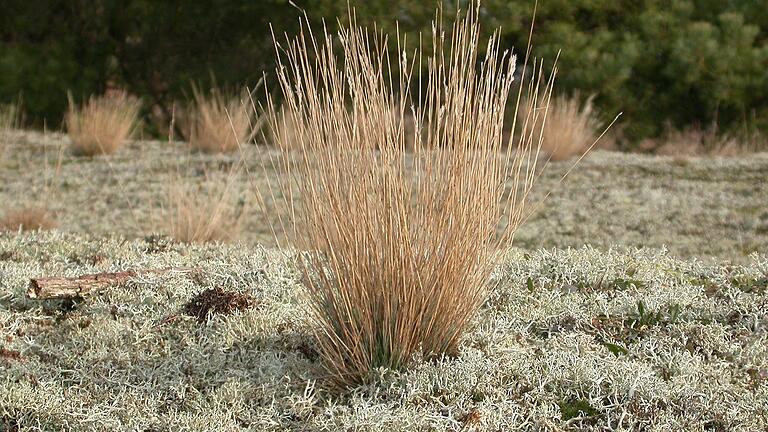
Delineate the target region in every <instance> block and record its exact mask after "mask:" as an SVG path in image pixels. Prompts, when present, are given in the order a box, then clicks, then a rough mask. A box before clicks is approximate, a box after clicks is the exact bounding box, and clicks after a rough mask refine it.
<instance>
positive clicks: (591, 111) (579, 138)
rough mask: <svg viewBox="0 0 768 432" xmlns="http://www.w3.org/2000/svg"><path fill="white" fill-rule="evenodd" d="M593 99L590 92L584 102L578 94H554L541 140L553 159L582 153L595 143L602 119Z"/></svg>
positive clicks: (543, 147)
mask: <svg viewBox="0 0 768 432" xmlns="http://www.w3.org/2000/svg"><path fill="white" fill-rule="evenodd" d="M593 99H594V96H590V97H589V98H587V100H586V101H584V103H582V102H581V101H580V99H579V95H578V94H574V95H573V96H570V97H568V96H557V97H554V98H552V101H551V103H550V105H549V111H548V112H547V118H546V122H545V123H544V136H543V139H542V144H541V150H542V151H543V152H545V153H547V154H548V155H549V157H550V158H551V160H554V161H560V160H566V159H570V158H572V157H578V156H582V155H584V154H585V153H586V152H588V151H589V150H590V148H591V147H592V146H593V145H594V144H595V141H596V140H597V137H598V133H599V131H598V127H599V125H600V123H599V120H598V118H597V112H596V111H595V108H594V106H593V104H592V100H593Z"/></svg>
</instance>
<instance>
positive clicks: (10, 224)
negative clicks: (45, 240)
mask: <svg viewBox="0 0 768 432" xmlns="http://www.w3.org/2000/svg"><path fill="white" fill-rule="evenodd" d="M55 226H56V222H55V221H54V219H53V216H52V215H51V214H50V212H48V210H46V209H44V208H42V207H36V206H29V207H20V208H15V209H10V210H6V211H5V213H4V214H3V217H2V219H0V231H18V230H21V231H32V230H49V229H52V228H54V227H55Z"/></svg>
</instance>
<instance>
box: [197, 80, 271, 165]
mask: <svg viewBox="0 0 768 432" xmlns="http://www.w3.org/2000/svg"><path fill="white" fill-rule="evenodd" d="M193 92H194V105H193V107H192V110H191V112H190V115H189V117H190V118H189V122H190V131H189V145H190V146H191V147H192V149H193V150H195V151H201V152H205V153H227V152H231V151H234V150H237V149H238V147H239V146H240V145H243V144H245V143H247V142H248V141H250V140H251V139H252V138H253V135H254V134H255V132H256V131H257V128H256V127H254V121H255V120H254V110H253V105H252V104H251V102H250V98H249V95H248V92H245V91H244V92H243V94H242V95H239V96H228V95H225V94H223V93H222V92H221V91H220V90H218V89H213V90H211V91H210V93H208V94H205V93H203V92H201V91H200V90H199V89H198V88H197V87H195V88H193ZM256 122H258V121H256Z"/></svg>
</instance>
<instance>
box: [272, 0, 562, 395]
mask: <svg viewBox="0 0 768 432" xmlns="http://www.w3.org/2000/svg"><path fill="white" fill-rule="evenodd" d="M474 7H475V6H474V5H473V9H472V10H470V11H468V12H467V14H466V16H465V17H464V18H460V19H457V23H456V24H455V25H454V27H453V29H452V31H449V32H447V34H446V32H445V31H444V30H443V28H442V26H441V25H440V24H439V23H440V21H441V20H440V19H438V20H436V22H437V23H436V24H435V27H434V30H433V31H434V32H435V33H436V34H434V35H433V38H432V40H433V41H434V43H435V46H433V47H431V48H429V51H427V52H426V53H424V54H422V53H421V52H416V53H414V55H405V54H404V55H403V56H402V57H400V58H397V59H392V60H391V59H389V57H388V56H387V52H388V50H387V42H386V38H385V37H384V36H383V35H381V34H379V33H376V32H371V31H369V30H366V29H363V28H360V27H359V26H357V24H356V22H355V20H354V17H351V22H352V24H351V26H350V27H349V28H344V29H342V30H341V31H340V34H339V37H338V39H337V38H334V37H333V36H331V35H329V34H323V35H322V36H321V37H320V38H319V39H318V38H316V37H315V36H314V35H312V34H310V33H309V32H305V33H304V34H302V35H301V36H299V37H298V38H296V39H290V40H286V41H284V42H276V44H277V45H278V52H279V53H280V54H281V58H280V59H279V65H278V78H279V80H280V90H281V95H280V97H279V98H280V99H282V100H284V104H283V109H284V110H285V115H283V116H281V115H280V114H279V111H278V109H277V108H276V107H275V106H269V107H268V114H269V121H268V122H269V125H270V133H271V134H272V135H273V136H274V140H275V143H276V144H277V146H278V147H279V148H280V150H281V152H280V153H281V155H282V157H281V159H280V161H279V162H276V163H277V164H282V168H284V169H285V170H286V171H287V172H288V176H287V178H283V179H280V180H279V181H278V182H277V184H272V185H271V186H270V188H269V190H270V192H271V194H270V195H269V196H263V197H262V198H263V199H264V200H263V201H262V204H265V208H266V207H268V206H267V205H266V203H267V202H268V201H269V200H273V201H278V202H282V203H283V204H284V205H286V206H288V207H289V212H290V214H291V220H290V222H288V221H280V223H281V224H282V230H283V231H284V232H286V233H288V234H287V236H288V238H287V239H283V240H287V241H288V242H291V243H292V244H293V246H296V247H298V248H300V249H301V250H304V251H308V252H307V253H305V254H303V255H302V257H303V258H302V259H301V261H300V262H301V268H302V269H303V274H304V279H305V285H306V287H307V290H308V297H309V300H310V304H311V307H312V312H313V314H314V317H315V319H316V322H317V323H318V324H319V325H318V327H317V332H316V338H317V342H318V347H319V351H320V355H321V358H322V359H323V361H324V365H325V367H326V368H327V370H328V372H329V376H330V377H332V378H331V379H330V383H331V384H334V385H337V386H339V387H346V386H350V385H354V384H358V383H361V382H367V381H369V380H370V379H371V378H372V373H373V371H375V370H376V369H377V368H379V367H385V368H393V369H399V368H402V367H404V366H406V365H407V364H408V363H409V362H410V361H411V360H412V359H413V358H414V356H419V355H423V356H427V357H435V356H438V357H439V356H442V355H446V354H448V355H450V354H454V353H456V352H457V350H458V345H459V341H460V339H461V338H462V335H463V334H464V332H465V330H466V329H467V326H468V324H469V322H470V320H471V319H472V317H473V315H474V314H475V312H476V311H477V309H478V308H479V306H480V305H481V303H482V302H483V301H484V299H485V297H486V284H487V281H488V277H489V272H490V271H491V267H492V265H493V259H492V258H493V256H494V254H495V253H496V251H497V250H498V249H499V247H502V246H507V245H508V244H509V242H511V240H512V237H513V235H514V233H515V230H516V229H517V227H518V225H519V224H520V222H521V220H522V217H523V208H524V206H523V204H524V202H525V198H526V196H527V195H528V192H529V191H530V188H531V186H532V183H533V179H534V176H535V173H534V170H533V165H534V164H533V163H530V162H532V161H534V160H535V159H536V157H537V156H538V151H539V146H540V143H539V142H538V141H537V139H536V138H538V136H539V134H538V133H535V131H533V130H531V133H530V134H525V135H522V136H521V137H515V138H510V140H511V139H516V140H518V141H517V142H515V143H512V144H513V145H508V144H510V143H507V142H504V139H503V135H502V133H503V125H502V123H503V117H504V107H505V106H506V105H507V100H508V97H509V94H510V88H511V85H512V77H513V73H514V71H515V65H516V59H515V57H514V56H511V54H510V53H508V52H500V50H499V44H498V39H497V38H496V36H494V37H493V38H492V39H491V40H490V41H488V53H487V55H485V54H483V55H482V56H480V53H478V46H479V40H478V39H479V28H478V22H477V13H478V9H475V8H474ZM315 34H317V33H315ZM443 36H444V37H443ZM336 41H338V42H339V43H340V47H339V48H340V49H341V50H342V52H343V54H342V57H341V58H337V56H336V55H335V54H334V53H335V52H336V51H335V49H334V48H335V45H334V43H335V42H336ZM441 41H443V42H441ZM398 43H399V42H398ZM442 43H445V45H446V46H443V45H441V44H442ZM312 47H317V49H313V48H312ZM444 48H445V49H446V50H447V51H446V52H447V53H448V55H446V56H441V55H436V53H442V52H444ZM311 52H316V53H317V58H316V59H315V58H314V56H313V55H312V54H310V53H311ZM480 60H482V64H483V66H482V68H480V69H477V68H476V67H475V66H476V64H477V63H478V62H479V61H480ZM420 62H422V63H421V64H424V65H427V64H428V65H429V76H428V77H427V78H425V79H424V81H423V82H421V83H419V84H422V86H421V87H422V89H423V90H422V91H421V92H419V93H418V94H414V93H411V92H410V91H409V89H411V88H413V87H416V86H415V85H414V84H416V83H413V82H411V78H412V74H411V72H412V71H413V68H414V65H418V64H420ZM538 77H539V78H538V80H536V81H535V82H534V81H531V83H529V84H528V85H526V86H521V87H520V88H521V89H522V88H523V87H527V88H528V89H529V90H531V91H532V92H533V93H532V96H531V97H530V99H529V100H530V101H531V103H530V105H529V108H530V107H532V106H538V105H541V106H545V105H546V102H547V100H548V98H549V95H550V94H551V86H550V84H551V79H550V80H549V81H548V82H547V80H546V78H543V77H542V75H541V73H538ZM540 89H541V90H540ZM268 99H270V100H274V99H277V98H276V97H270V98H268ZM516 100H517V101H518V104H519V101H520V94H518V95H517V99H516ZM393 107H395V108H394V109H395V110H397V112H396V114H395V115H393V112H392V110H393ZM545 112H546V110H545V109H544V110H531V109H529V110H527V111H526V114H525V115H524V116H523V118H522V119H521V121H523V122H525V123H527V124H537V123H536V122H537V121H540V119H539V118H537V116H539V115H544V113H545ZM409 115H412V117H413V121H414V123H415V127H413V128H409V129H410V132H407V131H406V126H405V125H406V121H404V118H405V117H406V116H409ZM289 124H290V125H291V128H288V127H287V126H288V125H289ZM529 129H532V128H529ZM524 130H525V129H524ZM286 131H287V132H286ZM417 131H418V132H417ZM409 134H410V136H408V135H409ZM409 142H412V143H413V149H412V150H411V151H406V148H407V147H408V143H409ZM508 181H509V183H508ZM505 186H506V187H505ZM505 194H508V195H509V199H508V200H503V199H502V198H504V195H505ZM294 197H299V199H297V200H296V201H295V202H294ZM281 199H282V200H283V201H279V200H281ZM503 202H506V203H508V205H507V204H502V203H503ZM500 224H501V225H503V226H505V227H506V228H505V229H504V230H503V231H504V232H503V234H501V235H498V234H497V228H498V226H499V225H500ZM278 240H280V239H278Z"/></svg>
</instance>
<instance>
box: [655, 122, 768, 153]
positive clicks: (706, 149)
mask: <svg viewBox="0 0 768 432" xmlns="http://www.w3.org/2000/svg"><path fill="white" fill-rule="evenodd" d="M661 142H662V143H661V144H660V145H657V146H656V149H655V152H656V154H658V155H663V156H674V157H677V158H683V157H688V156H722V157H736V156H742V155H745V154H751V153H756V152H760V151H768V140H766V139H765V138H764V137H762V136H760V135H759V134H754V135H752V136H750V137H748V138H747V139H738V138H736V137H733V136H730V135H725V134H720V133H718V130H717V127H716V126H710V127H709V128H706V129H702V128H700V127H694V128H688V129H684V130H682V131H678V130H669V131H667V133H666V134H665V135H664V137H662V139H661ZM646 145H647V144H646Z"/></svg>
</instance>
